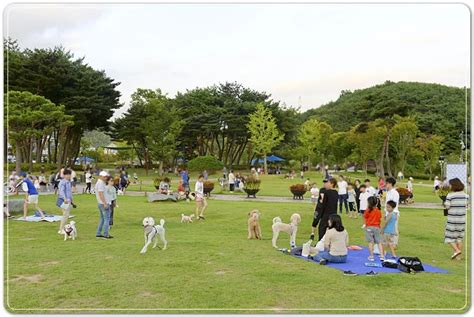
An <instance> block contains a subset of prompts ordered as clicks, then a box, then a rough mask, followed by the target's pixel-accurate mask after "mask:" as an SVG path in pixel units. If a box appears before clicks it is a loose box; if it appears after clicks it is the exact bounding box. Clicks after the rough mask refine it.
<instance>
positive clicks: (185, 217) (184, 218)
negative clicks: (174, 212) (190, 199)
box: [181, 214, 194, 223]
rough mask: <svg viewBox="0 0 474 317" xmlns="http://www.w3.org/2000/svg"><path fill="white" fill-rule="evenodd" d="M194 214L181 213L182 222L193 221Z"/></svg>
mask: <svg viewBox="0 0 474 317" xmlns="http://www.w3.org/2000/svg"><path fill="white" fill-rule="evenodd" d="M193 218H194V215H191V216H186V215H185V214H181V223H183V222H193Z"/></svg>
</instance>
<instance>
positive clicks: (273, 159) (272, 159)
mask: <svg viewBox="0 0 474 317" xmlns="http://www.w3.org/2000/svg"><path fill="white" fill-rule="evenodd" d="M284 161H285V159H283V158H281V157H278V156H276V155H273V154H272V155H270V156H268V157H267V163H278V162H284ZM257 162H258V163H259V164H263V159H253V160H252V165H255V164H257Z"/></svg>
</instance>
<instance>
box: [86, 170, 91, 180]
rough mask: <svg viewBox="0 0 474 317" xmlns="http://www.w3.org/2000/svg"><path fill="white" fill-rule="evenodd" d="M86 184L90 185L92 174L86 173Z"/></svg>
mask: <svg viewBox="0 0 474 317" xmlns="http://www.w3.org/2000/svg"><path fill="white" fill-rule="evenodd" d="M86 183H92V174H91V173H89V172H87V173H86Z"/></svg>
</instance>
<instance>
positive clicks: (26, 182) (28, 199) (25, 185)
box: [20, 172, 44, 219]
mask: <svg viewBox="0 0 474 317" xmlns="http://www.w3.org/2000/svg"><path fill="white" fill-rule="evenodd" d="M20 181H21V188H22V189H23V191H24V192H25V202H24V204H23V219H26V216H27V215H28V206H29V205H35V207H36V210H38V211H39V213H40V215H41V219H43V218H44V212H43V210H42V209H41V208H40V207H39V204H38V199H39V194H38V191H37V190H36V188H35V185H33V182H32V181H31V180H30V179H29V178H28V177H27V175H26V173H25V172H21V173H20Z"/></svg>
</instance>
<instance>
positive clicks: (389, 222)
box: [382, 200, 398, 258]
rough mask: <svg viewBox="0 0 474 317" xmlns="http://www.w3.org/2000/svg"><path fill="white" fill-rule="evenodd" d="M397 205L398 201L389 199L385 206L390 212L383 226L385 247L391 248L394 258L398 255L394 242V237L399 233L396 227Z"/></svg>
mask: <svg viewBox="0 0 474 317" xmlns="http://www.w3.org/2000/svg"><path fill="white" fill-rule="evenodd" d="M396 207H397V203H395V202H394V201H393V200H389V201H387V205H386V207H385V208H386V210H387V212H388V214H387V216H385V225H384V226H383V228H382V233H383V240H384V248H385V249H388V248H390V251H391V252H392V257H394V258H396V257H397V254H396V252H395V250H396V245H395V243H394V239H395V237H396V235H397V233H396V231H395V228H396V227H397V222H398V214H396V213H394V212H393V210H394V209H395V208H396Z"/></svg>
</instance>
